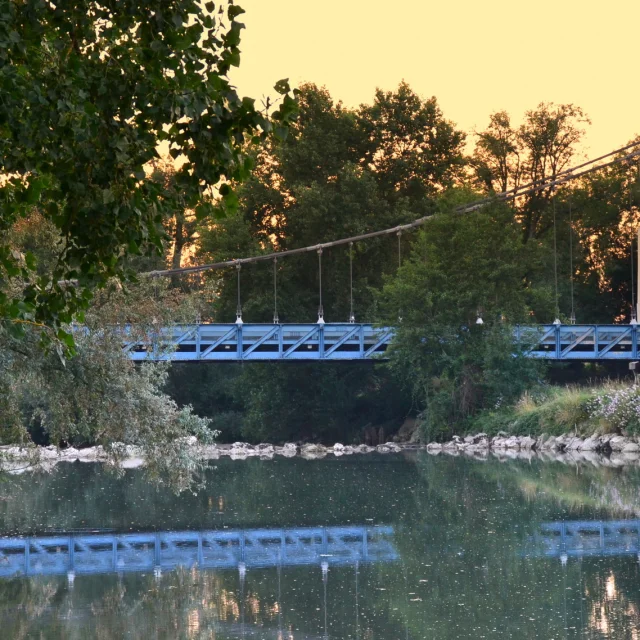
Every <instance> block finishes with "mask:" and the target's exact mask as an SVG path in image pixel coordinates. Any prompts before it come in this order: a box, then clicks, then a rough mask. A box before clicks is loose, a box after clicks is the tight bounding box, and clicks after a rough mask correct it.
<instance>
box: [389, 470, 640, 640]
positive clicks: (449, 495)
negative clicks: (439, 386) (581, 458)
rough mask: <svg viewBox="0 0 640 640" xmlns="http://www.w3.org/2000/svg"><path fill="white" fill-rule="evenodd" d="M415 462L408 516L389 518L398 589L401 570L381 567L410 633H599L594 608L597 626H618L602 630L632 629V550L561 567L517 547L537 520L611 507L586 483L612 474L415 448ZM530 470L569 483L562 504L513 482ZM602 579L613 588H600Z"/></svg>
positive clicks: (596, 514) (529, 478)
mask: <svg viewBox="0 0 640 640" xmlns="http://www.w3.org/2000/svg"><path fill="white" fill-rule="evenodd" d="M558 467H559V468H558ZM418 468H419V469H420V473H421V480H422V482H421V483H420V485H418V486H417V487H416V489H415V491H414V497H415V506H416V508H415V518H414V520H413V521H412V523H411V525H410V526H406V524H405V526H404V527H396V547H397V549H398V551H399V553H400V555H401V557H402V559H403V564H404V567H405V570H406V575H407V579H406V580H407V586H408V589H409V591H408V593H407V592H406V589H405V588H404V582H405V578H404V576H403V575H402V572H401V571H396V572H395V573H394V574H393V575H387V576H386V578H387V579H386V582H387V584H386V586H387V589H388V592H389V596H390V599H391V600H390V607H391V610H392V611H393V612H394V615H395V617H396V619H397V620H398V622H399V623H404V624H406V625H407V626H408V627H409V629H410V632H409V635H410V637H414V636H415V637H430V636H433V637H437V638H457V637H482V636H485V637H492V638H493V637H495V638H500V637H504V638H512V637H513V638H516V637H517V638H565V637H566V638H577V637H585V636H584V634H585V633H591V634H592V635H587V636H586V637H593V638H599V637H604V636H602V635H598V633H600V632H599V631H597V629H598V628H599V627H597V625H596V621H597V620H598V618H597V616H596V615H595V614H594V612H596V613H597V615H599V616H601V619H600V621H599V622H598V624H600V628H604V626H606V625H608V626H609V628H610V629H614V628H615V629H616V630H618V631H619V633H620V635H615V633H614V634H613V635H610V636H608V637H615V638H618V637H620V638H626V637H629V638H631V637H632V631H631V630H632V629H634V628H636V627H637V625H638V619H637V618H636V619H635V620H634V619H633V616H632V615H631V612H635V611H638V610H639V607H640V597H639V595H638V587H637V585H638V579H639V578H640V575H639V567H638V563H637V562H636V559H635V558H633V557H627V558H614V559H606V560H602V559H598V558H592V559H589V560H582V561H575V560H569V562H568V563H567V565H566V566H565V567H563V566H562V563H561V562H560V561H559V560H557V559H556V560H553V559H544V558H531V557H530V558H527V557H521V550H522V549H523V546H524V541H525V539H526V538H527V536H528V535H530V534H531V533H532V532H533V531H534V530H535V528H536V526H537V525H538V523H540V522H541V521H544V520H562V519H577V518H582V519H593V518H602V517H604V518H605V519H606V518H607V517H611V516H612V515H619V510H618V509H615V508H614V509H612V513H611V516H610V515H608V514H607V512H606V510H604V509H599V510H594V509H593V505H594V486H596V487H603V486H605V484H606V482H609V481H611V482H615V479H614V478H607V474H605V476H604V477H602V476H597V470H596V473H594V472H593V471H592V470H584V471H585V475H584V476H582V477H580V475H581V472H582V469H581V470H579V471H578V478H579V479H578V480H577V481H575V480H574V479H573V478H574V476H575V475H576V469H575V468H568V467H566V466H565V465H540V468H535V467H533V466H532V465H529V464H528V463H526V462H523V463H518V462H516V463H512V464H510V465H507V466H505V465H498V464H495V463H483V462H475V461H470V460H460V459H452V458H448V457H443V458H438V459H437V460H433V459H432V458H428V459H427V458H420V459H419V462H418ZM540 476H541V477H542V479H541V481H542V482H544V481H550V478H551V477H552V478H553V482H555V486H556V487H557V488H558V487H570V488H571V493H570V502H569V505H563V504H561V503H560V502H559V501H558V499H557V495H556V494H555V493H551V494H550V495H548V496H547V495H545V494H544V493H539V494H538V493H536V494H533V495H532V494H531V493H529V494H528V495H525V493H524V492H523V486H526V485H527V483H528V484H529V485H530V483H531V482H533V481H536V480H537V479H538V478H540ZM633 477H634V476H633V475H631V476H630V477H629V478H628V483H629V486H630V485H631V484H632V482H633ZM598 481H599V482H600V483H601V484H597V483H598ZM637 486H638V483H636V487H637ZM636 490H637V489H636ZM580 496H582V500H581V499H580ZM598 504H602V503H598ZM605 567H606V570H605ZM611 576H613V577H612V578H611ZM607 580H608V581H609V582H607ZM611 580H614V581H615V584H616V595H615V597H612V596H611V594H610V591H609V592H608V591H607V584H609V585H610V584H611ZM407 595H408V596H409V597H408V598H407V597H406V596H407ZM583 598H585V599H584V600H583ZM590 612H591V613H590ZM565 620H566V621H567V622H566V625H565ZM603 621H604V624H603ZM565 626H566V627H567V628H565ZM583 630H584V631H583ZM623 630H624V631H623ZM618 631H616V632H618Z"/></svg>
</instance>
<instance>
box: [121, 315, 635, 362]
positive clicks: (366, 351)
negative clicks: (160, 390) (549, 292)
mask: <svg viewBox="0 0 640 640" xmlns="http://www.w3.org/2000/svg"><path fill="white" fill-rule="evenodd" d="M393 336H394V329H393V328H378V327H374V326H373V325H370V324H346V323H345V324H244V325H236V324H199V325H195V324H194V325H186V326H185V325H176V326H174V327H167V328H165V329H162V330H161V331H160V332H159V333H157V334H155V335H154V336H153V338H150V339H149V340H148V341H146V342H145V341H144V340H141V341H139V342H136V343H132V342H131V340H130V338H129V336H128V335H127V339H126V340H123V350H124V351H125V353H127V354H128V355H129V357H130V358H131V359H133V360H135V361H142V360H174V361H177V362H220V361H241V362H249V361H278V360H279V361H283V360H287V361H293V360H296V361H298V360H304V361H310V360H314V361H315V360H323V361H339V360H351V361H353V360H361V361H365V360H380V359H382V358H384V357H385V352H386V350H387V348H388V346H389V345H390V344H391V341H392V340H393ZM514 341H515V342H516V343H517V344H519V345H520V346H521V347H522V348H523V349H524V352H525V354H526V355H527V356H529V357H531V358H541V359H545V360H563V361H569V360H636V359H639V354H638V335H637V327H636V326H635V325H533V326H520V327H516V329H515V335H514ZM159 347H161V348H159Z"/></svg>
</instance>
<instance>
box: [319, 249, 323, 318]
mask: <svg viewBox="0 0 640 640" xmlns="http://www.w3.org/2000/svg"><path fill="white" fill-rule="evenodd" d="M318 285H319V293H320V295H319V302H320V304H319V305H318V324H324V309H323V307H322V247H319V248H318Z"/></svg>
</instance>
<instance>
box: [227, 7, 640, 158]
mask: <svg viewBox="0 0 640 640" xmlns="http://www.w3.org/2000/svg"><path fill="white" fill-rule="evenodd" d="M236 1H237V4H239V5H240V6H242V7H243V8H244V9H246V11H247V13H246V14H245V15H243V16H242V21H243V22H244V23H245V24H246V26H247V29H246V30H245V31H244V34H243V41H242V45H241V49H242V60H241V65H240V68H239V69H237V70H235V71H234V73H233V75H232V80H233V81H234V82H235V83H236V85H237V86H238V89H239V91H240V93H241V94H243V95H249V96H251V97H254V98H261V97H263V96H265V95H267V94H271V93H272V91H271V87H272V86H273V84H274V83H275V81H277V80H279V79H280V78H287V77H288V78H289V79H290V81H291V83H292V84H299V83H300V82H303V81H311V82H315V83H316V84H319V85H325V86H326V87H327V88H328V89H329V91H330V92H331V94H332V95H333V97H334V99H340V100H342V101H343V102H344V103H345V104H346V105H347V106H357V105H358V104H360V103H362V102H371V100H372V98H373V94H374V91H375V89H376V87H380V88H382V89H385V90H390V89H394V88H395V87H397V85H398V83H399V82H400V81H401V80H403V79H404V80H406V81H407V82H408V83H409V84H410V85H411V87H412V88H413V89H414V90H415V91H416V92H417V93H419V94H420V95H422V96H423V97H430V96H432V95H435V96H436V97H437V99H438V102H439V104H440V106H441V108H442V110H443V112H444V114H445V116H446V117H447V118H448V119H450V120H453V121H454V122H455V123H456V124H457V125H458V126H459V127H460V128H462V129H464V130H465V131H468V132H471V131H472V130H473V129H474V128H477V129H479V130H481V129H483V128H484V127H485V125H486V124H487V122H488V118H489V115H490V114H491V113H492V112H494V111H497V110H501V109H505V110H506V111H508V112H509V113H510V114H511V116H512V118H513V120H514V121H515V122H519V121H520V119H521V117H522V115H523V113H524V111H525V110H527V109H532V108H534V107H536V105H537V104H538V103H539V102H541V101H551V102H556V103H565V102H571V103H574V104H576V105H578V106H580V107H582V108H583V109H584V110H585V112H586V113H587V114H588V115H589V117H590V118H591V121H592V125H591V126H590V127H588V133H587V137H586V139H585V145H584V152H585V153H586V154H587V155H589V156H595V155H600V154H601V153H605V152H607V151H609V150H611V149H614V148H615V147H620V146H622V145H623V144H624V143H626V142H627V141H628V140H629V139H631V138H632V137H633V136H634V135H636V134H640V120H639V118H638V113H639V106H638V102H639V101H638V98H640V49H639V48H638V45H637V41H638V29H639V28H640V0H527V1H524V0H437V1H434V0H385V1H382V0H236Z"/></svg>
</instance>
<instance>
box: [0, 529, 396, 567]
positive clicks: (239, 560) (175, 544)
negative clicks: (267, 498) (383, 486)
mask: <svg viewBox="0 0 640 640" xmlns="http://www.w3.org/2000/svg"><path fill="white" fill-rule="evenodd" d="M392 539H393V528H392V527H384V526H380V527H376V526H373V527H364V526H352V527H317V528H300V529H298V528H297V529H254V530H246V531H162V532H157V533H131V534H111V533H100V534H86V535H78V534H70V535H52V536H42V537H29V538H27V537H19V538H0V577H5V578H6V577H11V576H21V575H22V576H32V575H55V574H65V573H67V574H69V573H73V574H74V575H75V574H99V573H112V572H131V571H140V572H143V571H156V572H157V571H164V570H172V569H175V568H177V567H186V568H191V567H194V566H198V567H199V568H202V569H231V568H241V570H244V569H247V568H257V567H272V566H300V565H314V564H315V565H318V566H319V565H320V564H321V563H325V562H326V563H327V564H328V565H330V566H331V565H346V564H355V563H356V562H360V563H368V562H372V563H373V562H391V561H393V560H396V559H397V558H398V554H397V552H396V550H395V548H394V546H393V544H392Z"/></svg>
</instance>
